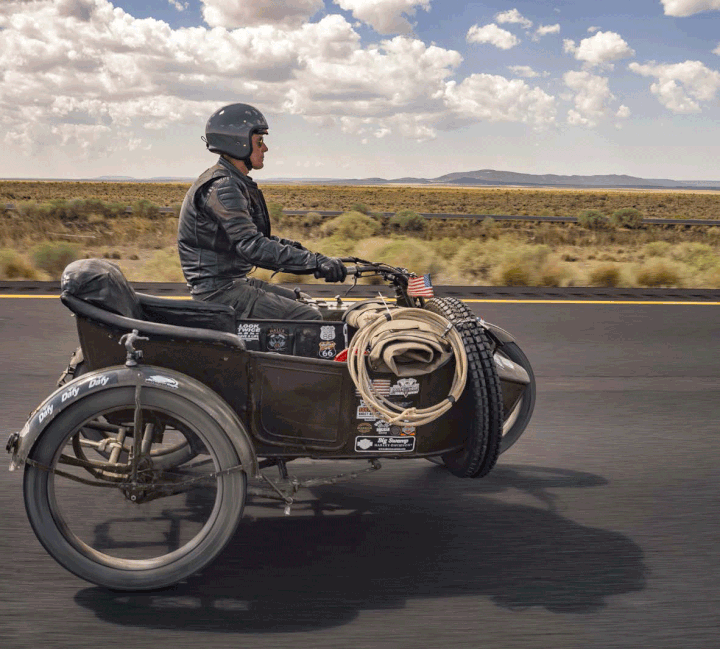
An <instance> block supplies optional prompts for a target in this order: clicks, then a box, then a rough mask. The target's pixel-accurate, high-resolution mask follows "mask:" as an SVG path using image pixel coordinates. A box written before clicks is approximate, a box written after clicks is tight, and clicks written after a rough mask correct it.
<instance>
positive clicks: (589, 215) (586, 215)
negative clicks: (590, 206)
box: [577, 210, 610, 230]
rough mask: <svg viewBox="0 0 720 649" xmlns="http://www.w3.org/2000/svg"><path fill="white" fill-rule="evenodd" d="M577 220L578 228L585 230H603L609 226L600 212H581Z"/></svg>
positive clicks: (606, 219) (605, 217) (606, 218)
mask: <svg viewBox="0 0 720 649" xmlns="http://www.w3.org/2000/svg"><path fill="white" fill-rule="evenodd" d="M577 220H578V223H579V225H580V227H583V228H585V229H586V230H605V229H607V227H608V226H609V225H610V222H609V221H608V217H607V216H605V215H604V214H603V213H602V212H601V211H600V210H583V211H582V212H580V214H578V217H577Z"/></svg>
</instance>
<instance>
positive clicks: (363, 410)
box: [356, 401, 378, 421]
mask: <svg viewBox="0 0 720 649" xmlns="http://www.w3.org/2000/svg"><path fill="white" fill-rule="evenodd" d="M356 418H357V419H362V420H363V421H375V420H376V419H377V418H378V415H377V413H376V412H375V411H374V410H373V409H372V408H370V407H369V406H366V405H365V402H364V401H360V405H359V406H358V408H357V414H356Z"/></svg>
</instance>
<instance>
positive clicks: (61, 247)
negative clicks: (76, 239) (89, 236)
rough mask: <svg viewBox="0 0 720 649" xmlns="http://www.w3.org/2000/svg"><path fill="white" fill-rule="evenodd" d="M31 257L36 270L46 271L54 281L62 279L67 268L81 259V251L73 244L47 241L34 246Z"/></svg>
mask: <svg viewBox="0 0 720 649" xmlns="http://www.w3.org/2000/svg"><path fill="white" fill-rule="evenodd" d="M30 256H31V258H32V260H33V264H35V267H36V268H39V269H40V270H44V271H45V272H46V273H48V275H50V277H52V278H53V279H60V276H61V275H62V272H63V270H65V266H67V265H68V264H69V263H70V262H72V261H75V260H76V259H79V258H80V250H79V248H78V247H77V246H76V245H75V244H72V243H66V242H64V241H58V242H50V241H46V242H44V243H40V244H38V245H36V246H34V247H33V248H32V249H31V250H30Z"/></svg>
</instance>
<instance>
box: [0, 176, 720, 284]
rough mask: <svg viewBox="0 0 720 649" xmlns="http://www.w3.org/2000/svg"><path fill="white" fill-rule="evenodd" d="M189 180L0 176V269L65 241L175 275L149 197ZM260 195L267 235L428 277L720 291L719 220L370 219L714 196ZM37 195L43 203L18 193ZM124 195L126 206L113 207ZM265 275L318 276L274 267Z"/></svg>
mask: <svg viewBox="0 0 720 649" xmlns="http://www.w3.org/2000/svg"><path fill="white" fill-rule="evenodd" d="M186 189H187V185H182V184H145V183H39V182H37V183H34V182H27V183H23V182H10V181H5V182H0V203H2V202H4V201H13V202H16V203H18V202H19V201H20V200H23V201H25V202H24V203H23V204H22V205H20V208H21V209H20V210H19V211H16V212H7V211H6V212H0V248H4V249H5V251H4V252H3V254H2V255H0V275H2V276H3V278H6V279H12V278H15V277H17V278H20V277H30V276H32V275H33V274H34V276H35V277H36V278H38V279H48V278H49V277H50V276H51V274H55V272H56V271H53V272H52V273H50V272H49V271H48V272H45V271H42V270H41V269H40V268H39V266H38V264H31V263H29V259H30V250H31V248H32V246H33V245H35V244H36V242H37V241H39V240H40V241H48V242H52V243H53V245H56V246H60V245H61V244H62V245H65V246H68V245H70V244H72V246H74V249H75V250H77V254H78V255H79V256H84V257H106V258H110V259H115V260H118V263H120V265H121V267H122V268H123V270H124V271H125V272H126V273H128V276H129V277H131V279H133V280H155V281H183V279H182V274H181V272H180V268H179V263H178V259H177V253H176V250H175V240H176V232H177V217H176V216H175V215H174V214H158V213H157V206H158V205H163V206H167V205H177V204H179V202H180V201H181V200H182V197H183V196H184V193H185V191H186ZM264 191H265V195H266V197H267V199H268V202H269V204H270V205H271V209H272V212H273V233H274V234H277V235H279V236H283V237H287V238H291V239H298V240H300V241H303V242H304V244H305V245H306V246H307V247H308V248H310V249H311V250H315V251H318V252H322V253H324V254H327V255H333V256H345V255H355V256H358V257H362V258H366V259H376V260H379V261H387V262H390V263H393V264H396V265H400V266H404V267H406V268H409V269H410V270H413V271H415V272H418V273H424V272H431V273H432V274H433V280H434V281H435V283H436V284H466V283H470V284H486V285H487V284H516V285H518V284H522V285H540V286H583V285H590V286H633V285H644V286H688V287H690V286H693V287H709V288H720V226H718V227H691V228H686V227H683V226H667V227H665V226H663V227H661V226H643V227H641V228H640V229H628V228H625V227H622V228H614V227H609V228H607V229H600V230H594V229H586V228H583V227H581V226H580V225H577V224H572V223H571V224H548V223H540V224H537V223H532V222H530V223H524V222H505V221H497V220H495V219H492V218H487V219H485V220H484V221H470V220H465V219H437V220H431V221H424V223H425V224H426V227H425V229H424V231H422V230H415V229H412V228H410V226H412V225H413V223H415V221H416V219H414V217H413V216H412V214H411V213H408V212H406V215H407V216H408V218H407V219H406V220H407V223H405V222H404V221H403V222H402V223H401V222H400V220H399V219H396V220H395V222H393V221H392V220H391V219H390V218H388V217H382V216H378V215H377V213H379V212H398V211H400V210H412V211H414V212H446V213H449V212H459V213H463V212H464V213H488V214H490V213H496V214H503V213H511V214H523V213H527V214H537V215H546V214H549V215H553V214H554V215H567V214H579V213H580V211H582V210H583V209H589V210H597V212H595V213H596V214H603V215H605V216H611V215H612V214H613V212H615V211H617V210H619V209H621V208H627V207H632V208H634V209H636V210H638V211H641V212H642V214H643V215H645V216H656V217H671V216H687V217H692V218H698V217H703V218H708V217H711V216H715V217H718V216H720V210H718V205H719V204H720V194H711V193H692V192H684V193H681V192H639V191H638V192H599V191H569V190H568V191H565V190H523V189H452V188H424V187H333V186H329V187H318V186H303V185H282V186H281V185H267V186H265V187H264ZM63 199H65V200H63ZM69 199H73V200H69ZM32 200H42V201H44V203H42V204H38V203H32V202H27V201H32ZM103 201H104V202H103ZM130 204H133V206H134V207H135V212H134V213H133V214H127V213H125V212H124V209H121V208H123V207H124V206H125V205H130ZM283 208H284V209H286V210H289V209H316V210H331V209H339V210H349V212H346V213H345V214H343V216H341V217H339V218H336V219H329V218H323V217H322V216H321V215H320V214H318V213H315V214H310V215H307V216H292V215H287V214H285V213H283ZM629 213H630V214H633V213H634V212H629ZM403 227H408V228H410V231H405V232H404V231H403V230H402V228H403ZM3 255H4V256H3ZM257 274H258V276H261V277H263V278H264V279H269V278H270V275H271V273H270V272H269V271H257ZM11 276H12V277H11ZM272 281H303V282H306V281H310V282H312V281H314V280H313V279H312V277H311V276H303V277H302V278H297V277H295V276H289V275H276V276H275V277H274V278H273V280H272Z"/></svg>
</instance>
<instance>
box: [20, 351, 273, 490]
mask: <svg viewBox="0 0 720 649" xmlns="http://www.w3.org/2000/svg"><path fill="white" fill-rule="evenodd" d="M138 384H139V385H141V386H146V387H148V388H152V389H158V390H168V391H171V392H175V393H177V394H179V395H180V396H182V397H183V398H185V399H187V400H188V401H191V402H192V403H193V404H195V405H197V406H199V407H201V408H202V409H203V410H205V411H206V412H208V413H209V414H210V415H211V416H212V417H213V419H215V421H217V422H218V424H220V426H221V427H222V428H223V430H224V431H225V433H226V434H227V436H228V437H229V438H230V441H231V442H232V444H233V446H234V447H235V450H236V451H237V454H238V457H239V458H240V463H241V464H242V466H243V467H244V468H245V470H246V472H247V473H248V475H249V476H250V477H252V476H257V475H258V473H259V467H258V461H257V456H256V455H255V449H254V447H253V445H252V443H251V441H250V436H249V435H248V432H247V430H246V429H245V426H244V425H243V423H242V422H241V421H240V419H239V418H238V416H237V414H236V413H235V412H234V411H233V410H232V408H231V407H230V406H229V405H228V403H227V402H226V401H225V400H223V399H222V398H221V397H220V396H219V395H218V394H217V393H216V392H214V391H213V390H211V389H210V388H208V387H207V386H206V385H204V384H203V383H200V382H199V381H196V380H195V379H193V378H190V377H189V376H187V375H186V374H182V373H180V372H175V371H172V370H168V369H165V368H162V367H154V366H152V365H138V366H137V367H133V368H129V367H125V366H122V365H120V366H115V367H109V368H103V369H101V370H98V371H96V372H89V373H87V374H83V375H82V376H79V377H78V378H76V379H73V380H72V381H70V382H69V383H66V384H65V385H63V386H61V387H60V388H58V389H57V390H55V392H53V393H52V394H51V395H50V396H49V397H47V399H45V401H43V402H42V403H41V404H40V405H39V406H38V407H37V408H36V409H35V410H34V411H33V412H32V414H31V415H30V417H29V419H28V420H27V422H26V423H25V426H24V427H23V429H22V430H21V431H20V433H19V435H18V436H17V437H15V436H14V435H13V436H12V437H11V442H9V443H8V451H9V452H11V453H12V454H13V458H12V465H11V469H12V468H14V467H17V466H18V465H20V464H23V463H24V462H25V461H26V460H27V458H28V456H29V455H30V452H31V451H32V449H33V447H34V445H35V443H36V442H37V440H38V439H39V438H40V436H41V435H42V434H43V432H44V431H45V429H46V428H47V427H48V426H49V425H50V423H51V422H52V421H53V420H54V419H55V418H56V417H57V416H58V415H59V414H60V413H61V412H63V410H65V409H66V408H67V407H68V406H70V405H71V404H73V403H75V402H77V401H79V400H81V399H83V398H84V397H86V396H88V395H89V394H92V393H95V392H100V391H103V390H113V389H117V388H118V387H127V386H137V385H138ZM140 401H141V402H142V390H141V391H140Z"/></svg>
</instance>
